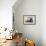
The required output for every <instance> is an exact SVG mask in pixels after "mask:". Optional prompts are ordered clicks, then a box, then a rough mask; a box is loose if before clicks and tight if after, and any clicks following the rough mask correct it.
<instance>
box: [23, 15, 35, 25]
mask: <svg viewBox="0 0 46 46" xmlns="http://www.w3.org/2000/svg"><path fill="white" fill-rule="evenodd" d="M23 24H25V25H35V24H36V15H24V16H23Z"/></svg>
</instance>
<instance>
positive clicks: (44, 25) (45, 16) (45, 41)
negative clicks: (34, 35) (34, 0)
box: [41, 0, 46, 46]
mask: <svg viewBox="0 0 46 46" xmlns="http://www.w3.org/2000/svg"><path fill="white" fill-rule="evenodd" d="M41 4H42V5H41V7H42V8H41V13H42V14H41V36H42V37H41V38H42V46H46V0H42V1H41Z"/></svg>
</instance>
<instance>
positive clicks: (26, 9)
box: [13, 0, 41, 46]
mask: <svg viewBox="0 0 46 46" xmlns="http://www.w3.org/2000/svg"><path fill="white" fill-rule="evenodd" d="M20 1H21V0H20ZM18 2H19V1H18ZM13 14H14V20H15V21H14V24H15V30H18V32H22V33H23V37H24V38H27V39H32V40H34V41H35V43H36V46H41V20H40V18H41V0H22V2H21V3H20V2H19V3H17V6H16V5H14V6H13ZM24 15H36V25H24V24H23V16H24Z"/></svg>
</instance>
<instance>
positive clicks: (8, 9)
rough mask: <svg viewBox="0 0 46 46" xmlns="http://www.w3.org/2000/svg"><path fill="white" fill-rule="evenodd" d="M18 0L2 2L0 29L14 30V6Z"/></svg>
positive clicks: (0, 5) (0, 2)
mask: <svg viewBox="0 0 46 46" xmlns="http://www.w3.org/2000/svg"><path fill="white" fill-rule="evenodd" d="M15 2H16V0H0V27H7V28H9V29H12V6H13V4H14V3H15Z"/></svg>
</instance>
